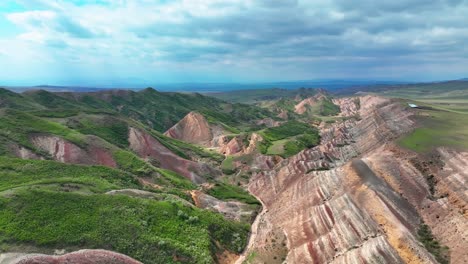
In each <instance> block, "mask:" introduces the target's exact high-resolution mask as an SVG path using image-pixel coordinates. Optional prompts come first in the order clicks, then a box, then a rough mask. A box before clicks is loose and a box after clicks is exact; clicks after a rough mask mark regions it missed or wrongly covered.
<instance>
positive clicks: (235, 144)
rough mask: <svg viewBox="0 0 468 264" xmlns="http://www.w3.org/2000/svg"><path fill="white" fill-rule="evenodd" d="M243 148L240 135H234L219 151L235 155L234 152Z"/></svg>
mask: <svg viewBox="0 0 468 264" xmlns="http://www.w3.org/2000/svg"><path fill="white" fill-rule="evenodd" d="M242 149H243V144H242V141H241V139H239V138H238V137H234V138H232V139H231V140H229V142H228V143H227V144H225V145H224V146H222V147H221V148H220V150H219V152H220V153H222V154H224V155H233V154H236V153H239V152H241V151H242Z"/></svg>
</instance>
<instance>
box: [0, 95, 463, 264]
mask: <svg viewBox="0 0 468 264" xmlns="http://www.w3.org/2000/svg"><path fill="white" fill-rule="evenodd" d="M457 87H458V86H457ZM418 89H421V88H419V87H416V88H414V90H398V89H394V88H391V89H390V88H388V89H383V88H379V89H377V90H369V91H358V92H353V93H352V94H345V93H341V94H340V93H336V94H332V93H330V92H328V91H325V90H322V89H297V90H279V91H277V92H275V93H273V92H272V91H271V90H269V89H265V90H263V91H262V90H252V91H242V92H239V93H234V96H232V95H233V94H232V93H226V94H222V93H217V94H213V96H214V97H211V95H210V94H205V95H201V94H196V93H173V92H159V91H157V90H154V89H152V88H147V89H144V90H141V91H129V90H106V91H92V92H48V91H43V90H37V91H27V92H24V93H14V92H11V91H9V90H6V89H0V263H42V262H40V261H44V263H50V262H52V261H58V262H57V263H67V262H65V261H64V260H63V259H65V258H72V259H73V258H81V259H82V258H84V257H86V258H89V262H90V263H465V262H467V261H468V254H467V253H466V249H467V248H468V224H467V223H468V221H467V217H468V212H467V203H468V196H467V195H468V194H467V185H466V180H467V179H468V174H467V172H468V152H467V151H468V145H467V142H468V133H467V131H468V130H467V127H466V126H467V125H468V115H467V114H468V103H466V101H465V100H464V97H463V96H464V95H463V94H464V92H465V90H466V89H465V90H463V89H459V88H456V89H452V90H450V91H447V90H442V91H441V90H440V89H438V88H437V87H436V88H430V87H427V86H426V87H424V89H426V90H430V91H433V92H432V93H430V96H427V93H420V92H418V91H419V90H418ZM412 91H413V92H412ZM229 98H231V99H232V100H228V99H229ZM226 100H227V101H226ZM409 103H413V104H417V105H418V108H412V107H410V106H409V105H408V104H409ZM61 259H62V260H61ZM47 261H49V262H47ZM61 261H62V262H61ZM99 261H101V262H99Z"/></svg>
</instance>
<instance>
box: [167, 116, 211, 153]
mask: <svg viewBox="0 0 468 264" xmlns="http://www.w3.org/2000/svg"><path fill="white" fill-rule="evenodd" d="M164 135H166V136H168V137H172V138H175V139H179V140H182V141H185V142H189V143H194V144H199V145H209V144H210V143H211V140H213V133H212V132H211V128H210V124H209V123H208V121H206V119H205V117H204V116H203V115H202V114H200V113H197V112H190V113H188V114H187V115H186V116H185V117H184V118H183V119H181V120H180V121H179V122H178V123H177V124H175V125H174V126H173V127H171V128H169V130H167V131H166V133H164Z"/></svg>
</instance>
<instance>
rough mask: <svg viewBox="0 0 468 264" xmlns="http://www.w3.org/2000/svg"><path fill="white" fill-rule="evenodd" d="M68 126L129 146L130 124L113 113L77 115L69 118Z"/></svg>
mask: <svg viewBox="0 0 468 264" xmlns="http://www.w3.org/2000/svg"><path fill="white" fill-rule="evenodd" d="M67 126H68V127H70V128H72V129H75V130H77V131H79V132H80V133H82V134H88V135H96V136H98V137H100V138H102V139H105V140H106V141H108V142H110V143H112V144H114V145H116V146H118V147H122V148H125V147H127V146H128V141H127V138H128V124H127V122H125V121H123V120H120V119H118V118H116V117H113V116H111V115H100V116H96V115H95V116H89V115H88V116H77V117H74V118H70V119H69V120H67Z"/></svg>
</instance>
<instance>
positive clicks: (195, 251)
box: [0, 190, 249, 263]
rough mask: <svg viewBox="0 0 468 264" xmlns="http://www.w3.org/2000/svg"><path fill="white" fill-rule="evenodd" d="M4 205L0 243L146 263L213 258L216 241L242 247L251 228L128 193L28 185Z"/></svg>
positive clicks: (209, 260) (1, 200)
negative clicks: (99, 252) (100, 251)
mask: <svg viewBox="0 0 468 264" xmlns="http://www.w3.org/2000/svg"><path fill="white" fill-rule="evenodd" d="M0 208H1V210H0V234H1V239H0V243H1V242H2V241H3V242H6V241H8V242H10V243H11V242H13V243H24V244H34V245H37V246H41V247H52V248H57V247H60V248H68V247H71V248H73V247H76V246H80V247H83V248H104V249H109V250H114V251H117V252H121V253H123V254H127V255H129V256H131V257H134V258H136V259H138V260H140V261H143V262H145V263H176V262H177V261H175V259H179V261H181V262H185V263H212V262H213V257H212V256H213V255H214V253H215V251H217V250H220V249H219V248H218V247H217V246H216V244H215V243H214V241H217V242H218V243H219V245H220V246H221V247H223V248H226V249H228V250H230V251H232V252H241V251H242V250H243V248H244V247H245V244H246V241H247V235H248V232H249V226H248V225H246V224H241V223H238V222H233V221H227V220H225V219H223V217H222V216H221V215H219V214H215V213H211V212H208V211H203V210H200V209H197V208H193V207H187V206H184V205H183V204H181V203H177V202H167V201H154V200H147V199H139V198H131V197H127V196H123V195H113V196H110V195H103V194H94V195H81V194H76V193H64V192H51V191H46V190H27V191H19V192H17V193H16V194H15V195H14V196H12V197H10V198H0ZM181 234H184V235H183V236H182V235H181ZM187 238H190V239H187Z"/></svg>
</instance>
